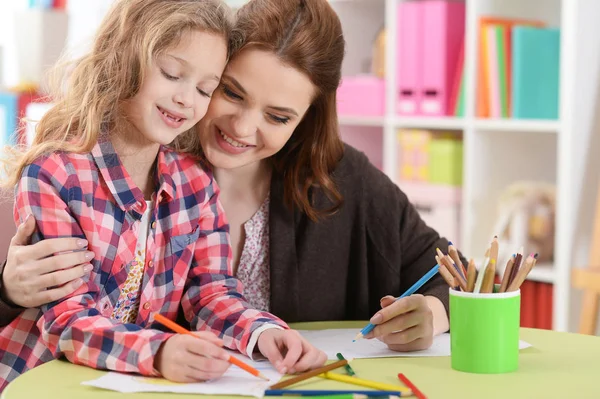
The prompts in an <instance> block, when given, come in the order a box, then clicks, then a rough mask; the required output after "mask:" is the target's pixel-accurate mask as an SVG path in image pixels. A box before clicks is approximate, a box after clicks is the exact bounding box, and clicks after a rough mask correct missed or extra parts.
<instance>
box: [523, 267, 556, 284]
mask: <svg viewBox="0 0 600 399" xmlns="http://www.w3.org/2000/svg"><path fill="white" fill-rule="evenodd" d="M554 275H555V273H554V265H553V264H552V263H540V264H537V265H535V267H534V268H533V269H531V272H530V273H529V276H527V280H531V281H538V282H540V283H554Z"/></svg>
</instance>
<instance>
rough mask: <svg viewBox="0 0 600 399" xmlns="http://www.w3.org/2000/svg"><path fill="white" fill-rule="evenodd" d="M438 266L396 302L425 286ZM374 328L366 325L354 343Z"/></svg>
mask: <svg viewBox="0 0 600 399" xmlns="http://www.w3.org/2000/svg"><path fill="white" fill-rule="evenodd" d="M439 268H440V266H439V264H437V265H435V266H434V267H432V268H431V270H429V271H428V272H427V273H425V275H424V276H423V277H421V278H420V279H419V280H418V281H417V282H416V283H414V284H413V285H412V287H410V288H409V289H407V290H406V292H405V293H404V294H402V295H400V296H399V297H398V298H396V301H398V300H400V299H402V298H404V297H407V296H409V295H412V294H414V293H415V292H417V290H418V289H419V288H421V287H422V286H423V285H425V283H427V282H428V281H429V280H430V279H431V278H432V277H433V276H435V274H436V273H437V272H438V270H439ZM374 328H375V325H374V324H371V323H369V324H367V325H366V326H365V327H364V328H363V329H362V330H361V331H360V332H359V333H358V334H356V337H355V338H354V341H356V340H358V339H361V338H362V337H364V336H365V335H367V334H368V333H370V332H371V331H373V329H374Z"/></svg>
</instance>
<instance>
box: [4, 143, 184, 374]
mask: <svg viewBox="0 0 600 399" xmlns="http://www.w3.org/2000/svg"><path fill="white" fill-rule="evenodd" d="M70 166H71V167H72V165H70ZM79 187H80V185H79V183H78V182H77V177H76V176H75V174H69V173H68V172H67V167H66V166H65V163H64V162H63V161H62V159H61V158H60V156H59V155H53V156H50V157H48V158H45V159H43V160H41V161H38V163H36V164H33V165H29V166H27V167H26V168H25V170H24V171H23V175H22V178H21V180H20V182H19V185H18V186H17V188H16V201H15V221H16V223H19V221H23V220H25V218H26V217H27V216H28V215H30V214H31V215H33V216H34V217H35V220H36V221H37V233H36V234H34V238H33V241H40V240H42V239H45V238H56V237H65V236H66V237H78V238H80V239H85V238H86V237H85V234H84V232H83V231H82V228H81V223H82V221H81V220H80V219H79V216H80V213H81V209H82V208H84V207H86V206H88V205H86V199H85V198H83V196H82V193H81V190H80V188H79ZM85 223H87V224H90V225H91V223H93V221H90V220H89V219H88V220H87V221H85ZM91 263H92V265H93V266H94V268H93V270H92V271H91V273H90V277H89V279H85V283H84V284H83V285H81V286H80V287H79V288H78V289H77V290H75V292H73V293H72V294H70V295H69V296H67V297H66V298H64V299H61V300H59V301H58V302H52V303H50V304H47V305H44V306H42V311H43V316H42V317H41V318H40V319H39V320H38V322H37V327H38V329H39V331H40V335H41V339H42V341H43V342H44V344H45V345H46V346H47V347H48V348H49V349H50V350H51V351H52V352H53V353H54V354H55V355H56V356H57V357H58V356H60V355H64V356H66V357H67V359H68V360H69V361H71V362H73V363H76V364H82V365H86V366H89V367H93V368H97V369H109V370H114V371H120V372H136V373H140V374H144V375H157V374H158V373H157V371H156V370H155V369H154V366H153V361H154V356H155V354H156V352H157V350H158V348H159V346H160V344H161V343H162V342H163V341H165V340H166V339H167V338H169V337H170V336H171V335H172V334H168V333H163V332H160V331H158V330H150V329H143V328H142V327H140V326H137V325H135V324H122V323H118V322H115V321H114V320H112V319H110V317H108V316H107V315H103V314H102V313H101V312H100V311H99V310H98V306H97V301H99V300H100V299H101V298H100V293H101V292H102V290H101V289H100V288H101V282H100V277H101V274H102V273H101V265H100V262H99V261H98V259H93V260H92V261H91Z"/></svg>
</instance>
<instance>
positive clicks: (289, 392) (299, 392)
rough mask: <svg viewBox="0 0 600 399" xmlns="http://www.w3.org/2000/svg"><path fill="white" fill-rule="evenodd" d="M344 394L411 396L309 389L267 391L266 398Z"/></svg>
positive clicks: (398, 392) (378, 392) (396, 392)
mask: <svg viewBox="0 0 600 399" xmlns="http://www.w3.org/2000/svg"><path fill="white" fill-rule="evenodd" d="M344 394H346V395H347V394H358V395H367V396H369V397H375V396H377V397H381V396H383V397H385V396H387V397H389V398H390V399H393V398H394V397H396V396H411V395H412V392H411V393H410V395H406V394H403V393H402V392H400V391H360V390H359V391H355V390H337V389H335V390H316V389H314V390H307V389H298V390H295V389H267V390H266V391H265V396H313V397H314V396H330V395H344Z"/></svg>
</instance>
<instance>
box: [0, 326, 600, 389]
mask: <svg viewBox="0 0 600 399" xmlns="http://www.w3.org/2000/svg"><path fill="white" fill-rule="evenodd" d="M363 326H364V323H357V322H329V323H298V324H294V325H293V327H294V328H298V329H315V330H316V329H325V328H354V327H356V328H362V327H363ZM521 339H523V340H525V341H527V342H529V343H530V344H532V345H533V347H531V348H527V349H524V350H522V351H521V355H520V358H519V370H518V371H517V372H514V373H510V374H501V375H477V374H468V373H462V372H457V371H454V370H452V369H451V368H450V358H449V357H435V358H383V359H357V360H355V361H353V363H352V368H353V369H354V370H355V371H356V373H357V374H358V375H359V376H360V377H362V378H367V379H371V380H375V381H381V382H387V383H392V384H399V381H398V379H397V374H398V373H400V372H401V373H404V374H405V375H406V376H407V377H408V378H409V379H410V380H412V382H413V383H414V384H415V385H416V386H417V387H418V388H420V389H421V391H422V392H423V393H424V394H425V395H427V397H428V399H435V398H477V399H487V398H503V399H505V398H511V397H514V398H527V399H529V398H578V399H579V398H600V338H599V337H592V336H587V335H579V334H568V333H557V332H553V331H546V330H534V329H522V330H521ZM102 373H103V372H102V371H98V370H92V369H90V368H87V367H81V366H75V365H72V364H70V363H68V362H66V361H53V362H50V363H48V364H45V365H43V366H40V367H37V368H35V369H33V370H31V371H29V372H27V373H25V374H23V375H22V376H20V377H19V378H17V379H16V380H15V381H14V382H13V383H12V384H10V385H9V386H8V388H7V389H6V390H5V391H4V393H3V395H2V399H42V398H44V399H54V398H56V399H70V398H77V399H95V398H98V399H112V398H124V397H128V396H127V395H126V394H121V393H118V392H112V391H105V390H101V389H97V388H93V387H88V386H83V385H80V383H81V382H82V381H87V380H92V379H95V378H98V377H100V376H101V375H102ZM289 389H362V388H360V387H354V386H350V385H347V384H344V383H340V382H335V381H327V380H322V379H320V378H313V379H311V380H309V381H307V382H304V383H301V384H297V385H295V386H293V387H289ZM129 397H132V398H136V399H146V398H152V399H158V398H161V399H162V398H175V397H177V398H182V397H183V398H185V397H187V396H180V395H176V394H163V393H161V394H156V393H137V394H129ZM218 398H219V399H227V397H224V396H220V397H218ZM239 398H240V397H237V398H236V399H239Z"/></svg>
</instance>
